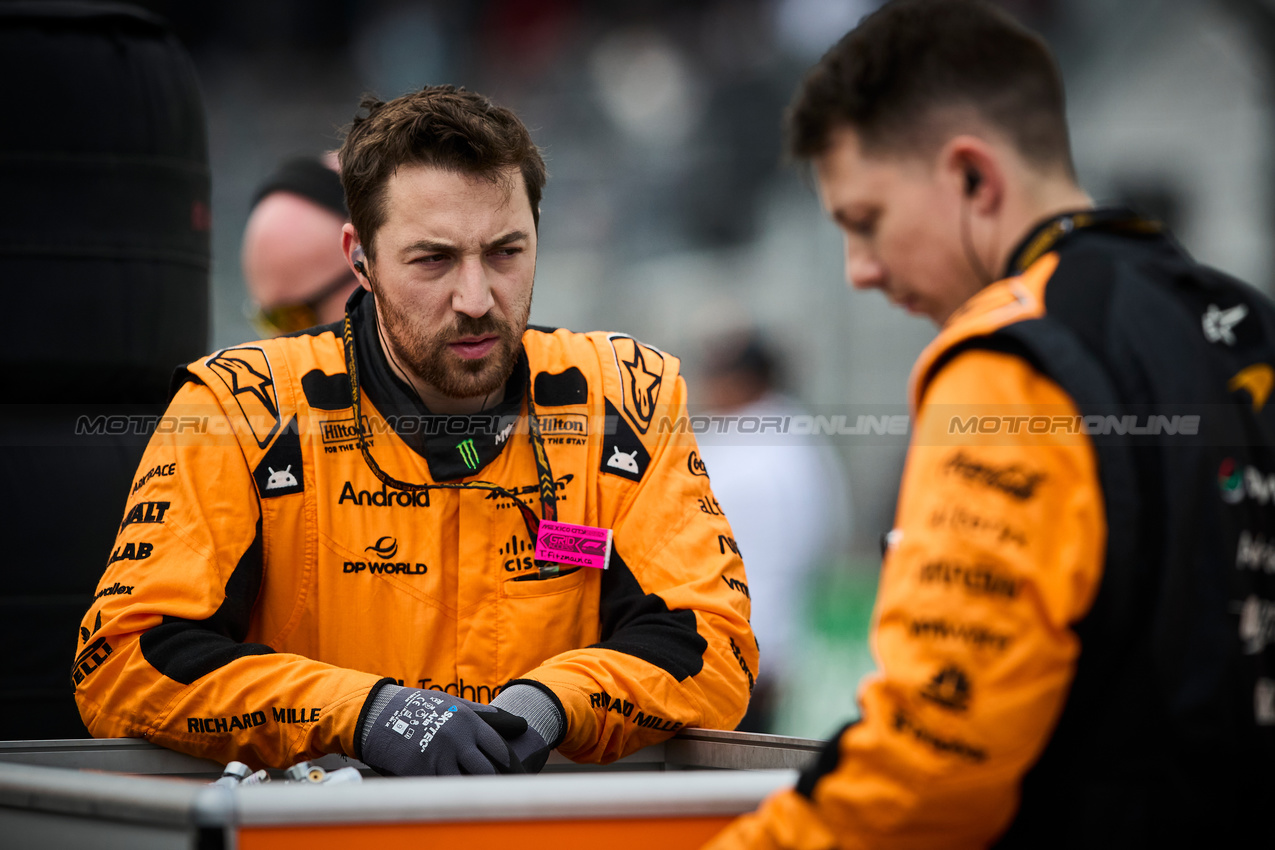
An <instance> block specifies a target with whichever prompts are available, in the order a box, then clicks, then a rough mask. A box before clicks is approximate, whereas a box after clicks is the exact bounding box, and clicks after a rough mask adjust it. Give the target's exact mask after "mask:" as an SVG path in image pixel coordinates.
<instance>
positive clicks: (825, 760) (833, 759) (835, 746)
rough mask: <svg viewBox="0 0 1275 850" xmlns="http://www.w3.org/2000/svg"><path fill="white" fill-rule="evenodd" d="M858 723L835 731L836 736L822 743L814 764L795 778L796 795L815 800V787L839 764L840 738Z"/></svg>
mask: <svg viewBox="0 0 1275 850" xmlns="http://www.w3.org/2000/svg"><path fill="white" fill-rule="evenodd" d="M858 722H859V721H857V720H852V721H850V722H849V723H847V724H846V725H845V726H842V727H841V728H840V729H839V730H837V734H835V735H833V736H832V737H831V738H829V739H828V740H827V741H825V742H824V745H823V749H821V750H819V758H817V759H815V761H814V763H813V764H811V765H810V766H809V767H807V768H806V769H805V770H803V771H802V772H801V776H799V777H798V778H797V793H798V794H800V795H801V796H803V797H805V798H806V799H807V800H813V799H814V798H815V786H816V785H817V784H819V780H820V779H823V778H824V777H825V776H827V775H828V774H829V773H832V772H833V771H834V770H836V769H837V765H838V764H839V763H840V762H841V738H842V736H843V735H845V734H846V732H848V731H850V727H851V726H854V725H855V724H856V723H858Z"/></svg>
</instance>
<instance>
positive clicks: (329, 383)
mask: <svg viewBox="0 0 1275 850" xmlns="http://www.w3.org/2000/svg"><path fill="white" fill-rule="evenodd" d="M301 390H302V391H303V392H304V393H305V400H306V401H307V402H309V403H310V406H311V407H313V408H314V409H315V410H346V409H348V408H350V407H352V406H353V405H354V401H353V398H354V397H353V394H352V392H351V390H350V376H349V375H347V374H345V373H344V372H341V373H339V374H336V375H327V374H324V372H323V370H322V369H311V370H310V371H309V372H306V373H305V374H304V375H302V376H301Z"/></svg>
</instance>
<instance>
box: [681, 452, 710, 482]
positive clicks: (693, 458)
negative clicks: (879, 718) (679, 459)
mask: <svg viewBox="0 0 1275 850" xmlns="http://www.w3.org/2000/svg"><path fill="white" fill-rule="evenodd" d="M686 469H687V471H689V472H690V473H691V475H702V476H704V477H705V478H707V477H708V467H706V466H705V465H704V461H702V460H700V457H699V452H691V455H690V457H688V458H687V459H686Z"/></svg>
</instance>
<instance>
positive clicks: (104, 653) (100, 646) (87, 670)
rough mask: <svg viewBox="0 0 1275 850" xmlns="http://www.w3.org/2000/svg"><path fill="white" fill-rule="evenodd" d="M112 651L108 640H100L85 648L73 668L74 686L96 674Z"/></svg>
mask: <svg viewBox="0 0 1275 850" xmlns="http://www.w3.org/2000/svg"><path fill="white" fill-rule="evenodd" d="M111 651H112V650H111V645H110V644H109V643H107V642H106V638H98V639H97V640H95V641H93V642H92V643H90V644H89V645H88V646H86V647H84V649H83V651H81V652H80V654H79V655H77V656H76V657H75V666H74V667H72V668H71V684H72V686H75V685H79V684H80V683H81V682H83V681H84V680H85V679H86V678H87V677H88V676H90V675H92V674H93V673H94V672H96V671H97V669H98V668H99V667H101V666H102V663H103V662H104V661H106V659H107V658H109V657H110V655H111Z"/></svg>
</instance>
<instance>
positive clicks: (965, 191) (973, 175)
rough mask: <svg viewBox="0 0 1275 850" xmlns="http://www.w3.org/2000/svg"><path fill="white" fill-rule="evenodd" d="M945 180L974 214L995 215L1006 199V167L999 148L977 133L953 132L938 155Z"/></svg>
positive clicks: (940, 169) (939, 165) (940, 171)
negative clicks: (959, 134) (959, 133)
mask: <svg viewBox="0 0 1275 850" xmlns="http://www.w3.org/2000/svg"><path fill="white" fill-rule="evenodd" d="M937 165H938V168H939V173H940V174H941V175H942V178H943V180H944V183H945V184H946V185H949V186H950V187H951V189H952V191H953V192H954V193H956V194H957V195H959V196H960V201H961V203H964V204H969V205H970V210H971V211H972V212H973V213H975V214H977V215H994V214H995V213H996V212H997V211H998V210H999V209H1000V206H1001V204H1002V203H1003V202H1004V200H1005V179H1006V175H1005V168H1004V164H1003V163H1002V162H1001V157H1000V155H999V152H998V151H997V150H996V148H994V147H993V146H992V145H990V144H988V143H987V142H986V141H985V140H983V139H981V138H979V137H978V136H972V135H962V136H956V137H954V138H952V139H951V140H949V141H948V143H947V144H945V145H944V146H943V148H942V150H941V151H939V157H938V163H937Z"/></svg>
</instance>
